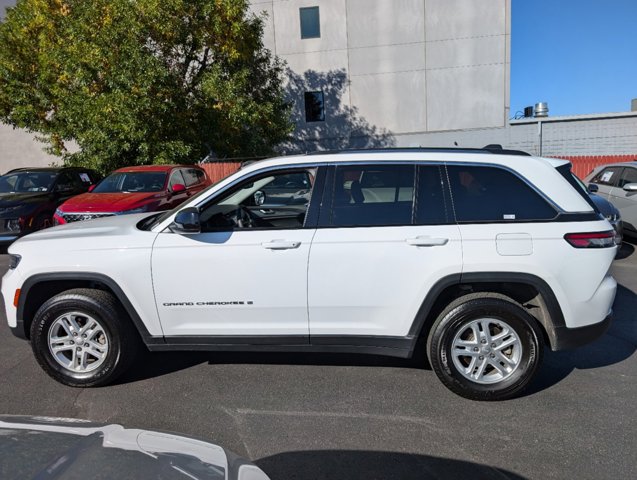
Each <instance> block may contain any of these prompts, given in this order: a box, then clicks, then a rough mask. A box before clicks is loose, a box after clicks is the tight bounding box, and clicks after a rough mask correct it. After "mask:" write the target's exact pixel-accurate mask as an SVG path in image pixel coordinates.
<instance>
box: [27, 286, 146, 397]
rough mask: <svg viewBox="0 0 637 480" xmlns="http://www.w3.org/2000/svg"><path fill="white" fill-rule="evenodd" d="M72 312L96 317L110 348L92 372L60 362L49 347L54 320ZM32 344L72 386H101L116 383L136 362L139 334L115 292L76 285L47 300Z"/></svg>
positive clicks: (43, 364) (51, 369)
mask: <svg viewBox="0 0 637 480" xmlns="http://www.w3.org/2000/svg"><path fill="white" fill-rule="evenodd" d="M70 312H79V313H83V314H86V315H88V316H90V317H92V318H93V319H95V320H96V321H97V322H98V323H99V324H100V325H101V327H102V328H103V331H104V334H105V336H106V341H107V342H108V351H107V353H106V355H105V358H104V360H103V362H102V363H101V365H99V367H97V368H96V369H94V370H92V371H89V372H74V371H72V370H70V369H68V368H65V367H64V366H63V365H61V364H60V363H58V361H56V359H55V358H54V357H53V354H52V353H51V350H50V349H49V340H48V334H49V330H50V329H51V328H52V326H53V324H54V323H55V321H56V320H57V319H58V318H60V317H61V316H63V315H64V314H68V313H70ZM31 347H32V349H33V353H34V354H35V358H36V359H37V361H38V363H39V364H40V366H41V367H42V368H43V369H44V371H45V372H46V373H47V374H49V375H50V376H51V377H52V378H54V379H55V380H57V381H58V382H60V383H63V384H65V385H69V386H71V387H98V386H102V385H106V384H109V383H111V382H113V381H114V380H115V379H116V378H117V377H118V376H120V375H121V374H122V373H123V372H124V371H125V370H126V369H127V368H128V367H129V366H130V365H131V363H132V362H133V360H134V358H135V355H136V353H137V352H138V350H139V336H138V334H137V332H136V331H135V329H134V327H133V325H132V323H131V321H130V319H129V318H128V316H127V314H126V313H125V312H124V311H123V309H122V307H121V306H120V304H119V302H118V301H117V300H116V299H115V297H114V296H113V295H111V294H110V293H108V292H104V291H102V290H95V289H89V288H76V289H73V290H67V291H65V292H62V293H60V294H59V295H56V296H55V297H53V298H51V299H49V300H47V301H46V302H44V304H43V305H42V306H41V307H40V308H39V309H38V311H37V312H36V314H35V316H34V318H33V323H32V324H31Z"/></svg>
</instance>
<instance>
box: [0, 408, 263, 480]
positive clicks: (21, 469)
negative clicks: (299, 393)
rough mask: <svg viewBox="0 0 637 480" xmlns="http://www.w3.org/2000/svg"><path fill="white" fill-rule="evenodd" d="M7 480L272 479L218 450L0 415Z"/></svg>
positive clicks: (169, 437)
mask: <svg viewBox="0 0 637 480" xmlns="http://www.w3.org/2000/svg"><path fill="white" fill-rule="evenodd" d="M0 472H2V478H4V479H10V478H15V479H18V478H19V479H27V478H48V479H53V478H60V479H62V478H87V479H88V478H101V479H118V480H125V479H131V480H133V479H142V478H148V479H151V478H161V479H166V480H192V479H196V480H268V476H267V475H266V474H265V473H264V472H263V471H262V470H261V469H259V468H258V467H257V466H256V465H253V464H252V463H250V462H248V461H247V460H245V459H242V458H240V457H238V456H236V455H235V454H233V453H231V452H228V451H227V450H225V449H223V448H222V447H220V446H218V445H214V444H212V443H208V442H204V441H201V440H197V439H194V438H190V437H183V436H181V435H176V434H173V433H168V432H154V431H150V430H137V429H128V428H124V427H122V426H121V425H114V424H111V425H107V424H103V423H95V422H89V421H86V420H78V419H75V418H50V417H24V416H12V415H0Z"/></svg>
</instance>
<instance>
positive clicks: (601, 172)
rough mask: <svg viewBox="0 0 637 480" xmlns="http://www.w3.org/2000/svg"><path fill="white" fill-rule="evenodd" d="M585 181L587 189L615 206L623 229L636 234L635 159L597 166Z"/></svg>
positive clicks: (636, 171) (636, 162)
mask: <svg viewBox="0 0 637 480" xmlns="http://www.w3.org/2000/svg"><path fill="white" fill-rule="evenodd" d="M585 182H586V183H587V184H588V188H589V191H591V192H593V193H595V194H597V195H599V196H600V197H603V198H605V199H606V200H608V201H610V202H611V203H612V204H613V205H615V207H617V210H619V213H620V214H621V218H622V225H623V227H624V231H625V232H626V233H628V234H631V235H633V236H637V160H634V161H632V162H624V163H612V164H608V165H602V166H599V167H597V168H595V169H594V170H593V171H592V172H591V173H589V174H588V175H587V176H586V179H585Z"/></svg>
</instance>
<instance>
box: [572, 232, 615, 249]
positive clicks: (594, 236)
mask: <svg viewBox="0 0 637 480" xmlns="http://www.w3.org/2000/svg"><path fill="white" fill-rule="evenodd" d="M564 240H566V241H567V242H568V243H570V244H571V245H572V246H573V247H575V248H608V247H614V246H615V231H614V230H609V231H607V232H587V233H567V234H566V235H564Z"/></svg>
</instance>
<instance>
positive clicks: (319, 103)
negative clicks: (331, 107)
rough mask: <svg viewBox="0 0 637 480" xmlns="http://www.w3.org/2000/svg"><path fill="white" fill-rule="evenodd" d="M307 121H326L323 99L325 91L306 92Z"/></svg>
mask: <svg viewBox="0 0 637 480" xmlns="http://www.w3.org/2000/svg"><path fill="white" fill-rule="evenodd" d="M305 121H306V122H324V121H325V102H324V101H323V92H305Z"/></svg>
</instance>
